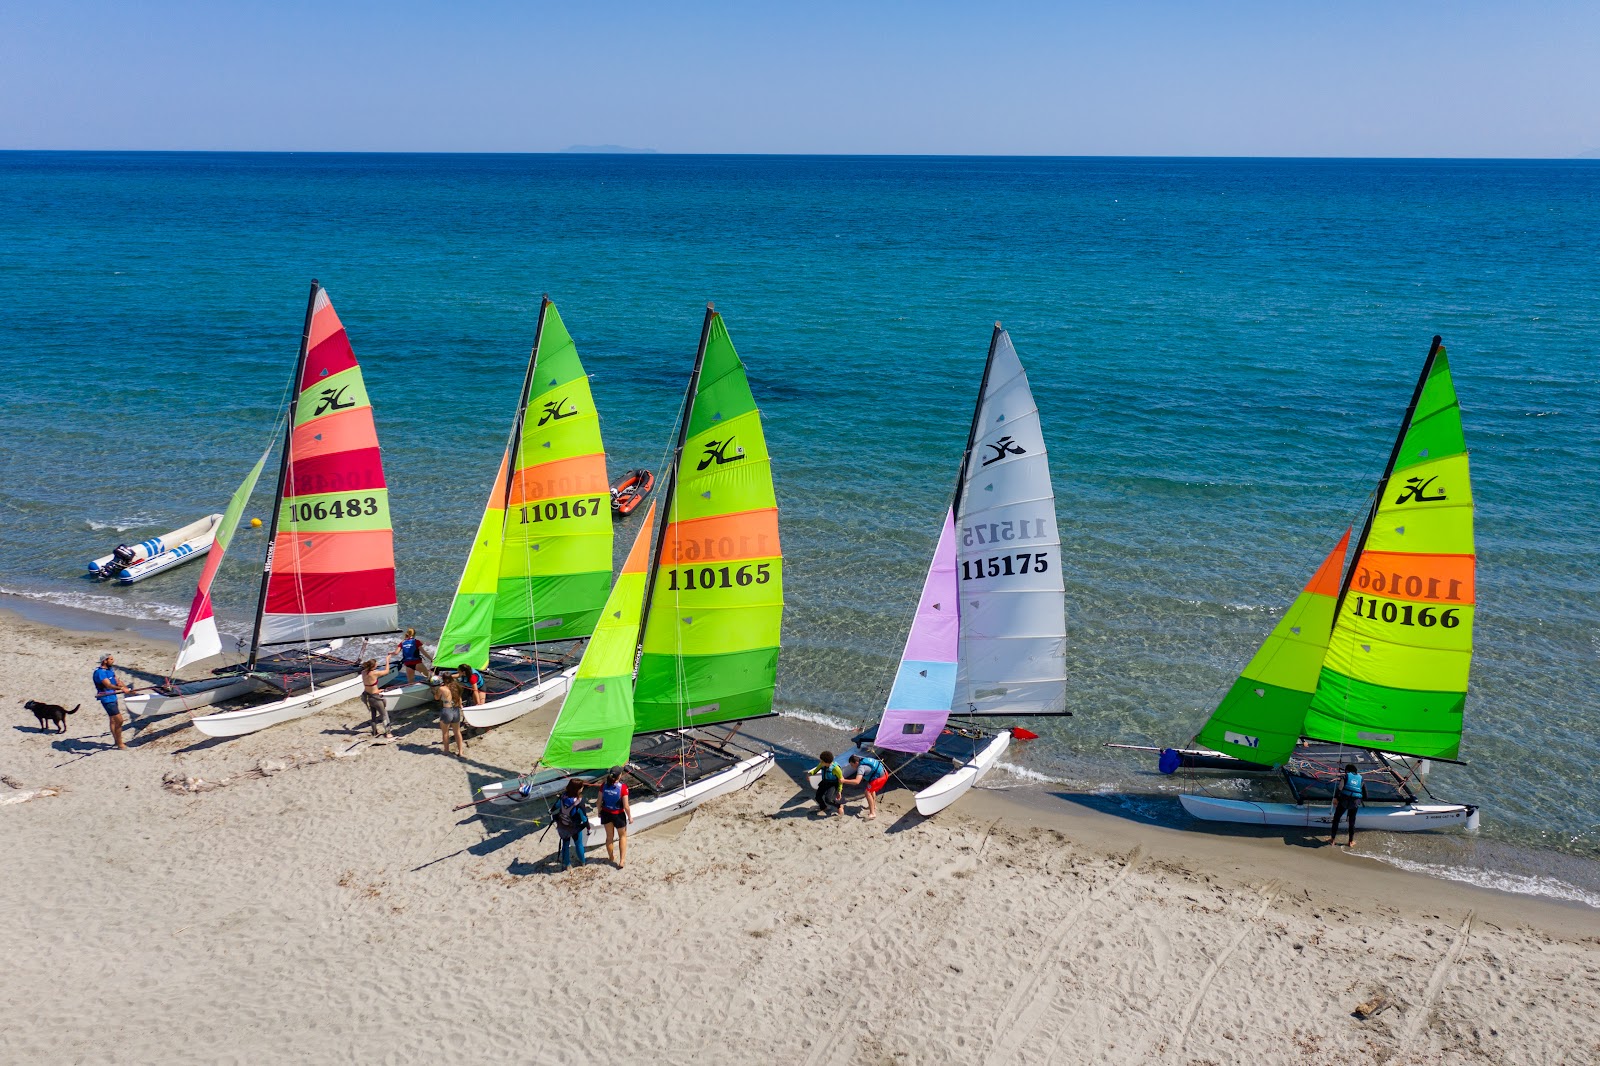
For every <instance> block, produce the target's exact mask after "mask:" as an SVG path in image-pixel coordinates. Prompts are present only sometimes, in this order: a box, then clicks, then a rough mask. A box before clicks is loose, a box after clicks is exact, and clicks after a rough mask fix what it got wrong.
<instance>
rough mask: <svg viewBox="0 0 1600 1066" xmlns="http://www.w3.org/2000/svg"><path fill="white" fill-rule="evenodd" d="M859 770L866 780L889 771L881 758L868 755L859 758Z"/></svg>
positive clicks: (872, 779) (876, 777) (875, 778)
mask: <svg viewBox="0 0 1600 1066" xmlns="http://www.w3.org/2000/svg"><path fill="white" fill-rule="evenodd" d="M861 772H862V773H861V775H862V776H863V777H865V778H866V779H867V780H868V781H876V780H877V779H878V778H880V777H882V776H883V775H884V774H886V773H888V772H889V771H888V770H886V769H885V768H884V765H883V760H882V759H877V758H873V757H872V756H871V755H868V756H866V757H864V758H863V759H862V760H861Z"/></svg>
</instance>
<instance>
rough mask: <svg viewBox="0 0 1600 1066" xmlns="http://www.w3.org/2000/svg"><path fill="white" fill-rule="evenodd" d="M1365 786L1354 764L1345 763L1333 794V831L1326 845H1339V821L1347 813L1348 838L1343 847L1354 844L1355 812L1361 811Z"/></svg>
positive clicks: (1365, 790)
mask: <svg viewBox="0 0 1600 1066" xmlns="http://www.w3.org/2000/svg"><path fill="white" fill-rule="evenodd" d="M1366 792H1367V785H1366V782H1365V781H1363V780H1362V779H1361V774H1360V773H1359V772H1358V771H1357V770H1356V764H1355V763H1347V764H1346V765H1345V768H1344V773H1343V774H1342V775H1341V776H1340V778H1339V787H1338V788H1336V789H1335V790H1334V793H1333V831H1332V832H1331V833H1330V834H1329V836H1328V843H1330V844H1334V845H1337V844H1338V843H1339V841H1338V839H1337V838H1338V836H1339V819H1340V818H1343V817H1344V816H1345V814H1346V813H1347V812H1348V813H1349V815H1350V837H1349V839H1348V840H1346V841H1345V842H1344V846H1345V847H1347V848H1349V847H1354V846H1355V842H1356V812H1358V811H1360V810H1361V800H1362V799H1363V798H1364V797H1365V796H1366Z"/></svg>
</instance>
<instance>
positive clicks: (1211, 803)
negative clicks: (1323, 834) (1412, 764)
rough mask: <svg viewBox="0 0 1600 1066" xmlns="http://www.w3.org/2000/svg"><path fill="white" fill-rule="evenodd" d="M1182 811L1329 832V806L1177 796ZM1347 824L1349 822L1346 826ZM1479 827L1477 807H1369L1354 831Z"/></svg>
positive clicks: (1202, 816) (1358, 815) (1209, 817)
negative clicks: (1181, 805)
mask: <svg viewBox="0 0 1600 1066" xmlns="http://www.w3.org/2000/svg"><path fill="white" fill-rule="evenodd" d="M1178 799H1179V801H1180V802H1181V803H1182V804H1183V809H1184V810H1186V811H1188V812H1189V813H1190V814H1191V815H1193V816H1194V817H1196V818H1199V819H1200V820H1201V821H1206V822H1234V823H1237V824H1239V825H1273V826H1287V827H1291V828H1296V829H1322V830H1325V829H1328V828H1329V827H1330V826H1332V824H1333V808H1332V806H1324V805H1322V804H1315V805H1313V804H1298V803H1254V802H1251V801H1250V800H1231V799H1215V798H1213V797H1211V796H1189V795H1184V796H1179V797H1178ZM1345 824H1346V825H1348V824H1349V823H1348V822H1347V823H1345ZM1456 826H1464V827H1466V828H1467V829H1476V828H1478V808H1476V807H1470V806H1467V805H1465V804H1461V803H1406V804H1397V805H1390V804H1382V805H1379V804H1369V805H1366V806H1363V807H1362V808H1361V809H1360V810H1359V811H1357V812H1356V828H1357V829H1383V830H1387V831H1388V832H1391V833H1418V832H1423V831H1425V830H1429V829H1452V828H1454V827H1456Z"/></svg>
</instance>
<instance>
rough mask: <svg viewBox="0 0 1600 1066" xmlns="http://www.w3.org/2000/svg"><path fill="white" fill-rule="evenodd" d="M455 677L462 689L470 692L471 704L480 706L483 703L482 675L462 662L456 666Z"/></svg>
mask: <svg viewBox="0 0 1600 1066" xmlns="http://www.w3.org/2000/svg"><path fill="white" fill-rule="evenodd" d="M456 678H457V679H458V680H459V681H460V682H461V688H462V690H463V691H465V692H470V693H472V703H473V706H476V707H481V706H482V705H483V675H482V674H480V673H478V671H476V670H474V669H473V668H472V667H470V666H468V665H467V664H466V663H462V664H461V665H460V666H459V667H457V668H456Z"/></svg>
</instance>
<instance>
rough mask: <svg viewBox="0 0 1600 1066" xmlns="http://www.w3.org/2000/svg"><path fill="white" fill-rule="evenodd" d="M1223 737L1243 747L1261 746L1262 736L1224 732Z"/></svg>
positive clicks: (1230, 742)
mask: <svg viewBox="0 0 1600 1066" xmlns="http://www.w3.org/2000/svg"><path fill="white" fill-rule="evenodd" d="M1222 739H1223V740H1226V741H1227V742H1228V743H1229V744H1237V745H1239V747H1241V748H1259V747H1260V746H1261V738H1260V737H1247V736H1245V735H1244V734H1243V733H1223V734H1222Z"/></svg>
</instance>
